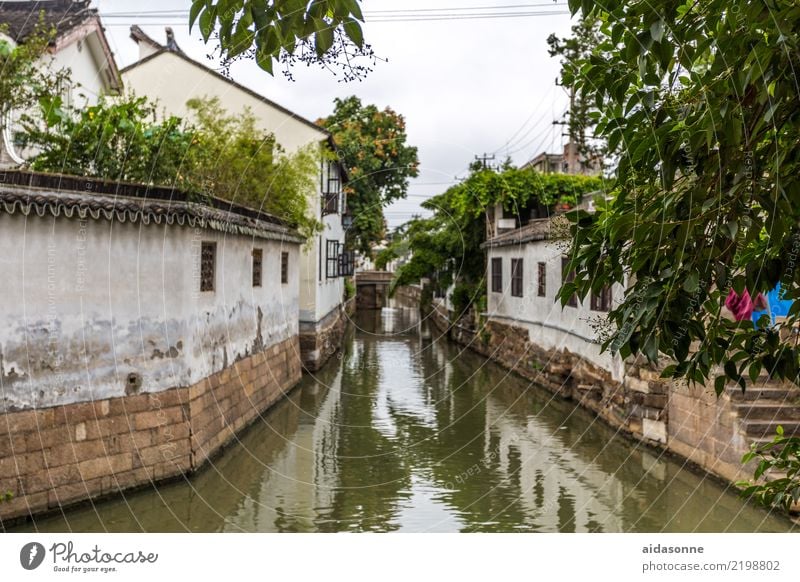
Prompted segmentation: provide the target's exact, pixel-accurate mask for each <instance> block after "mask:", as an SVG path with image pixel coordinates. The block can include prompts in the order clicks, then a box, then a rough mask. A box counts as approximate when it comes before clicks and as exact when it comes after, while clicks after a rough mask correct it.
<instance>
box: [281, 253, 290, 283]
mask: <svg viewBox="0 0 800 582" xmlns="http://www.w3.org/2000/svg"><path fill="white" fill-rule="evenodd" d="M288 282H289V253H287V252H282V253H281V285H286V284H287V283H288Z"/></svg>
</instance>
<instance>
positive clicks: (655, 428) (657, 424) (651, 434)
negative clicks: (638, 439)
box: [642, 418, 667, 444]
mask: <svg viewBox="0 0 800 582" xmlns="http://www.w3.org/2000/svg"><path fill="white" fill-rule="evenodd" d="M642 436H644V438H647V439H650V440H653V441H656V442H659V443H664V444H666V442H667V425H666V423H665V422H662V421H659V420H651V419H649V418H645V419H642Z"/></svg>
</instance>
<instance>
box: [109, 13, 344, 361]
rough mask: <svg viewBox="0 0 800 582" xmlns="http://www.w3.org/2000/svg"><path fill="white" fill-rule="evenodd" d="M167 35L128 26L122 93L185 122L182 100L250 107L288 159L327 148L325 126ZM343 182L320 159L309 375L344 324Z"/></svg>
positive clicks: (304, 314)
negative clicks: (131, 44)
mask: <svg viewBox="0 0 800 582" xmlns="http://www.w3.org/2000/svg"><path fill="white" fill-rule="evenodd" d="M166 32H167V40H166V44H163V45H162V44H161V43H159V42H157V41H155V40H153V39H152V38H151V37H149V36H148V35H146V34H145V33H144V32H143V31H142V30H141V29H140V28H139V27H138V26H133V27H131V38H133V40H134V41H135V42H136V43H137V44H138V45H139V60H138V61H136V62H135V63H133V64H132V65H130V66H128V67H126V68H124V69H123V70H122V77H123V80H124V82H125V87H126V89H127V90H130V91H133V92H134V93H135V94H137V95H142V96H147V97H149V98H151V99H153V100H157V101H158V103H159V108H162V109H163V110H164V111H165V113H166V114H168V115H176V116H178V117H183V118H187V117H189V116H190V111H189V109H188V107H187V105H186V103H187V101H188V100H190V99H192V98H203V97H210V98H213V97H217V98H219V99H220V101H221V103H222V104H223V106H224V108H225V109H226V110H227V111H228V113H233V114H235V113H239V112H243V111H244V110H245V109H249V110H250V112H251V113H252V114H253V115H254V116H255V119H256V124H257V127H258V128H259V129H261V130H263V131H266V132H270V133H272V134H274V135H275V138H276V140H277V142H278V143H279V144H280V145H281V146H282V147H283V148H284V149H285V150H286V151H287V152H288V153H290V154H291V153H293V152H295V151H297V150H299V149H301V148H303V147H305V146H308V145H309V144H319V145H320V147H321V148H323V147H325V146H327V145H330V144H331V135H330V133H328V132H327V131H326V130H325V129H323V128H322V127H320V126H318V125H317V124H315V123H313V122H311V121H309V120H307V119H305V118H303V117H301V116H300V115H297V114H296V113H293V112H292V111H290V110H288V109H286V108H285V107H283V106H281V105H278V104H277V103H275V102H273V101H270V100H269V99H267V98H266V97H264V96H262V95H260V94H258V93H256V92H255V91H253V90H252V89H249V88H247V87H245V86H243V85H240V84H239V83H236V82H235V81H233V80H231V79H229V78H227V77H225V76H223V75H221V74H219V73H217V72H216V71H213V70H211V69H209V68H208V67H206V66H204V65H203V64H201V63H198V62H197V61H194V60H193V59H191V58H189V57H188V56H187V55H186V54H185V53H183V52H182V51H181V50H180V48H179V47H178V46H177V44H176V43H175V41H174V38H173V37H172V32H171V30H170V29H167V31H166ZM320 153H321V154H322V151H321V152H320ZM344 179H345V175H344V172H343V170H342V168H341V166H340V164H339V163H338V162H329V161H323V158H322V155H320V180H319V188H318V190H317V191H316V192H315V196H314V199H313V200H312V201H311V202H312V203H311V208H312V209H313V212H314V214H315V218H316V219H318V220H319V221H321V222H322V224H323V226H324V230H323V231H322V233H321V234H319V235H318V236H317V237H316V238H314V240H311V241H308V243H307V244H306V245H304V247H303V249H304V252H303V255H302V258H301V264H300V272H301V277H300V311H299V318H300V335H301V349H302V351H303V362H304V365H305V366H306V367H307V368H308V369H309V370H316V369H317V368H318V367H319V366H321V365H322V364H323V363H324V362H325V361H326V359H327V358H328V357H329V356H330V355H331V354H332V353H333V352H335V351H336V349H338V347H339V344H340V341H341V331H342V329H343V326H344V317H343V315H344V314H343V309H342V306H343V296H344V282H343V279H342V277H343V276H344V275H347V274H351V272H352V261H351V260H349V257H350V255H349V254H348V253H346V252H345V250H344V239H345V236H344V235H345V229H344V227H343V225H342V215H343V213H344V211H345V198H344V195H343V191H342V185H343V182H344Z"/></svg>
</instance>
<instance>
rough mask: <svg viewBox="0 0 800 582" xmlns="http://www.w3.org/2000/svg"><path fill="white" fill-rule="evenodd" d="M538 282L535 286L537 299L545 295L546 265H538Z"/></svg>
mask: <svg viewBox="0 0 800 582" xmlns="http://www.w3.org/2000/svg"><path fill="white" fill-rule="evenodd" d="M538 271H539V273H538V274H539V280H538V281H537V285H536V294H537V295H538V296H539V297H544V296H545V295H547V264H546V263H539V269H538Z"/></svg>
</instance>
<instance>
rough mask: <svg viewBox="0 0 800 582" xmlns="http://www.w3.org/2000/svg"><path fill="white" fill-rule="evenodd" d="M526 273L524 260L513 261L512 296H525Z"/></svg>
mask: <svg viewBox="0 0 800 582" xmlns="http://www.w3.org/2000/svg"><path fill="white" fill-rule="evenodd" d="M524 273H525V266H524V262H523V259H511V296H512V297H522V296H523V292H522V291H523V289H524V284H523V277H524Z"/></svg>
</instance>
